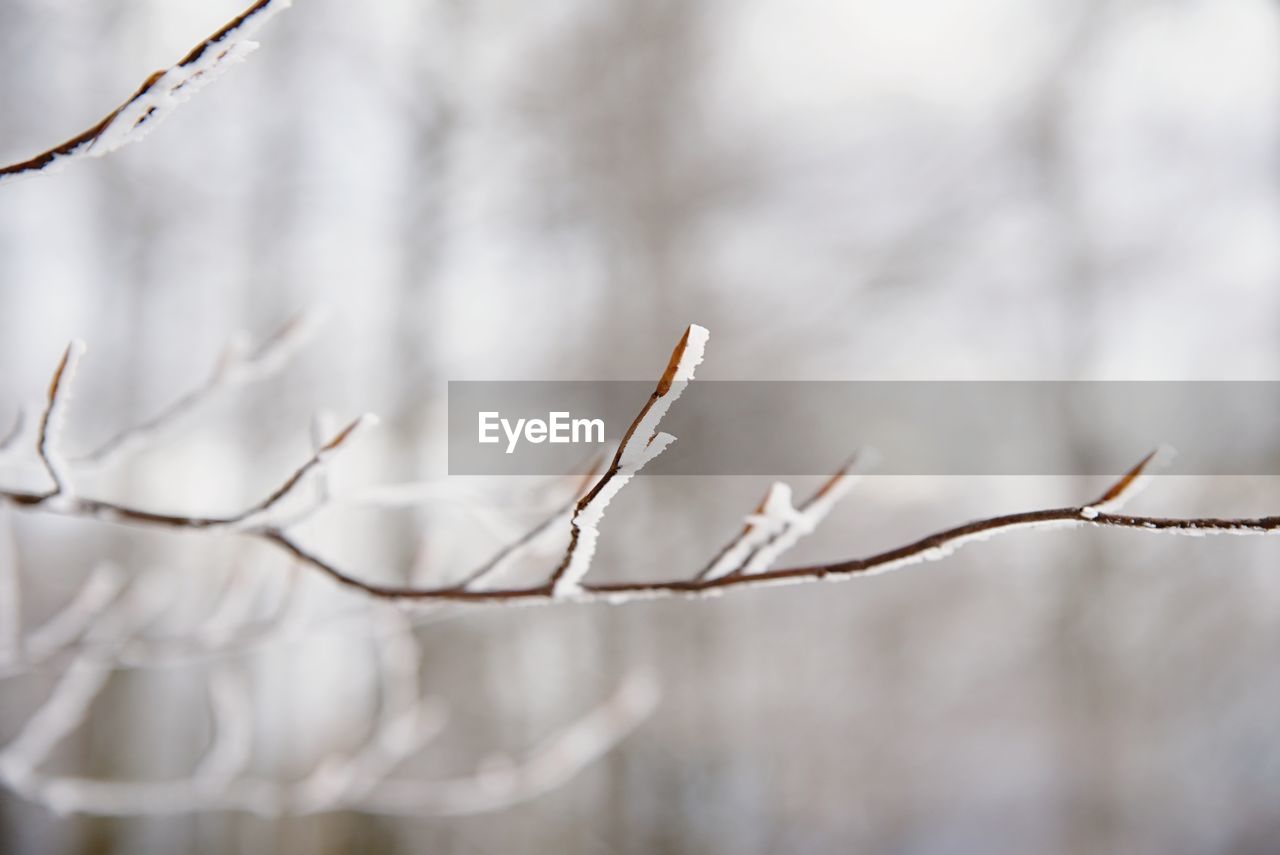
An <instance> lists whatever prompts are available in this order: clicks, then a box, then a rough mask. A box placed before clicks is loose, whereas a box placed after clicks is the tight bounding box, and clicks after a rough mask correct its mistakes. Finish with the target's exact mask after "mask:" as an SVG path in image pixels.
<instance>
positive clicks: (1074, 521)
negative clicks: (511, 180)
mask: <svg viewBox="0 0 1280 855" xmlns="http://www.w3.org/2000/svg"><path fill="white" fill-rule="evenodd" d="M706 341H707V332H706V330H704V329H702V328H701V327H697V326H690V327H689V328H688V330H686V332H685V334H684V335H683V336H682V337H681V339H680V342H679V343H678V344H677V345H676V348H675V350H674V351H673V352H672V355H671V358H670V360H669V362H668V365H667V368H666V370H665V371H664V372H663V375H662V378H661V379H660V381H659V382H658V385H657V388H656V389H655V390H654V392H653V394H652V395H651V396H650V397H649V400H648V401H647V402H646V403H645V404H644V406H643V407H642V408H641V410H640V412H639V414H638V415H637V416H636V418H635V420H634V421H633V422H632V424H631V426H630V427H629V428H628V430H627V431H626V433H625V435H624V436H623V439H622V441H621V442H620V444H619V446H618V450H617V453H615V454H614V456H613V459H612V461H611V463H610V465H609V467H608V468H607V469H606V471H605V472H604V474H603V475H602V476H601V477H600V478H599V480H597V481H595V483H594V484H593V485H592V486H591V488H590V489H588V490H586V491H585V492H584V493H583V494H582V496H581V498H580V499H578V500H577V502H576V504H575V505H574V507H573V510H572V513H571V514H568V520H567V521H568V525H569V535H570V543H569V547H568V549H567V550H566V551H565V554H564V556H563V557H562V558H561V559H560V560H559V561H558V562H557V563H556V565H555V566H554V567H553V568H551V569H550V570H549V571H548V575H547V576H546V578H545V581H543V582H541V583H536V584H531V585H526V586H522V587H497V586H493V585H491V584H487V583H489V582H490V581H491V574H492V571H493V569H494V566H496V565H498V564H501V562H503V561H505V560H507V559H508V558H510V557H511V556H512V555H513V554H514V553H516V552H518V551H519V550H520V549H523V548H525V547H528V546H529V545H530V544H531V543H533V542H535V541H536V540H538V537H539V535H540V534H541V533H542V532H544V531H547V530H548V529H549V527H550V526H551V525H554V523H555V522H556V521H557V520H560V519H563V515H559V514H558V515H553V516H552V517H551V518H550V519H549V520H548V521H547V522H545V523H543V524H541V525H539V526H538V527H537V528H535V530H534V531H532V532H530V533H528V534H526V535H525V536H524V537H522V538H520V539H519V540H517V541H516V542H515V543H513V544H511V545H509V546H508V547H505V548H504V549H502V550H500V551H499V553H498V554H497V555H496V556H495V558H494V559H493V560H492V561H491V562H489V563H486V564H485V565H483V566H482V567H481V568H479V570H478V571H473V572H472V573H471V574H469V575H467V576H465V577H464V578H463V580H462V582H461V583H458V582H455V583H453V584H445V585H441V586H438V587H403V586H393V585H383V584H378V583H375V582H371V581H367V580H366V579H363V578H361V577H360V576H358V575H355V574H353V573H350V572H347V571H346V570H344V569H342V568H340V567H338V566H337V565H336V564H334V563H333V562H331V561H329V560H327V559H325V558H323V557H322V556H320V555H318V554H316V553H314V552H312V551H311V550H310V549H309V548H307V547H306V546H304V545H303V544H302V543H301V542H300V541H299V540H298V539H297V537H296V535H295V534H294V532H293V531H292V529H291V525H292V524H293V522H295V521H296V519H299V518H306V517H308V516H310V515H311V514H313V513H315V512H316V511H317V510H319V508H320V507H327V506H332V504H337V503H333V502H331V503H330V505H326V504H325V501H326V500H325V499H323V498H318V499H317V500H316V502H315V503H313V505H312V506H310V507H309V508H308V509H307V510H306V511H305V512H304V513H303V515H302V516H301V517H297V518H295V519H293V520H291V519H289V518H287V517H285V516H283V515H281V514H277V513H275V511H276V510H277V506H279V505H281V504H282V503H283V500H284V499H285V498H287V497H289V496H292V495H294V494H295V493H296V492H298V490H297V488H298V485H299V484H300V483H301V482H302V481H304V480H305V479H306V477H307V476H308V474H309V473H311V472H313V471H314V470H316V469H318V468H322V466H321V464H322V463H323V461H322V460H321V459H319V458H320V457H321V456H322V455H323V453H324V449H323V448H322V449H321V452H317V456H316V457H313V458H312V459H310V460H308V461H306V462H304V463H303V464H302V465H301V466H300V467H299V468H298V469H297V470H295V472H294V473H293V474H292V475H291V476H290V477H289V478H288V479H286V480H285V481H284V482H283V484H282V485H281V487H279V488H277V490H276V491H274V492H273V493H271V494H270V495H269V496H268V497H267V499H265V500H263V501H262V502H259V503H258V504H256V505H252V506H250V507H249V508H248V509H247V510H245V511H242V512H240V513H237V514H232V515H228V516H207V517H193V516H183V515H178V514H168V513H163V512H159V511H150V510H145V509H142V508H136V507H130V506H126V505H122V504H117V503H113V502H108V501H103V500H99V499H92V498H87V497H84V496H80V495H68V494H66V493H64V492H62V491H60V489H55V490H53V491H50V492H46V493H29V492H22V491H18V490H5V489H0V501H4V502H7V503H8V504H10V505H12V506H14V507H15V508H17V509H18V510H27V511H45V512H49V513H56V514H61V515H64V516H74V517H82V518H89V519H96V520H100V521H103V522H110V523H115V524H121V525H132V526H143V527H160V528H168V529H178V530H193V531H194V530H213V529H222V530H230V531H233V532H235V533H237V534H239V535H241V536H244V537H248V538H252V539H256V540H259V541H261V542H264V543H267V544H269V545H271V546H274V547H276V548H278V549H280V550H282V551H283V552H284V553H286V554H287V555H289V556H291V557H292V558H293V559H295V560H296V561H297V562H298V563H299V564H300V565H301V566H304V567H307V568H310V569H311V570H313V571H317V572H319V573H321V574H324V575H326V576H328V577H329V578H330V579H332V580H333V581H336V582H338V583H340V584H342V585H344V586H347V587H350V588H352V589H355V590H357V591H360V592H363V593H364V594H366V595H369V596H371V597H374V598H377V599H381V600H400V601H407V602H423V603H427V602H452V603H498V604H515V603H548V602H555V601H560V600H573V601H580V602H581V601H606V602H614V603H617V602H627V601H631V600H639V599H651V598H655V597H672V596H685V597H698V596H711V595H716V594H719V593H723V592H725V591H729V590H737V589H740V588H753V587H763V586H771V585H786V584H801V583H809V582H816V581H820V580H828V581H837V580H842V579H850V578H853V577H856V576H868V575H872V574H875V573H882V572H886V571H889V570H894V569H897V568H900V567H906V566H910V565H912V564H918V563H921V562H924V561H934V560H937V559H940V558H943V557H945V556H947V555H949V554H950V553H951V552H953V551H955V550H956V549H958V548H959V547H961V546H964V545H965V544H967V543H971V542H974V541H978V540H986V539H988V538H991V537H994V536H996V535H1000V534H1005V533H1008V532H1014V531H1020V530H1024V529H1033V528H1046V527H1082V526H1089V527H1107V528H1123V529H1131V530H1134V531H1140V532H1168V533H1174V534H1187V535H1194V536H1199V535H1208V534H1248V535H1254V534H1269V533H1273V532H1277V531H1280V516H1264V517H1256V518H1235V519H1219V518H1212V517H1208V518H1178V517H1145V516H1133V515H1128V514H1121V513H1118V510H1119V509H1120V507H1121V505H1122V504H1123V503H1124V502H1125V501H1127V500H1128V499H1130V498H1132V496H1133V495H1134V494H1135V493H1136V492H1137V491H1138V489H1139V488H1140V487H1141V486H1142V484H1143V483H1145V481H1146V476H1147V475H1148V473H1149V471H1150V470H1151V469H1152V468H1153V466H1155V465H1157V464H1159V463H1160V462H1162V459H1163V458H1165V457H1167V454H1164V453H1163V452H1161V453H1152V454H1151V455H1148V456H1147V457H1146V458H1144V459H1143V460H1142V461H1140V462H1139V463H1138V464H1137V465H1136V466H1135V467H1134V468H1133V469H1132V470H1130V471H1129V472H1128V473H1126V474H1125V475H1124V476H1123V477H1122V478H1120V479H1119V480H1118V481H1116V482H1115V483H1114V484H1112V485H1111V486H1110V487H1109V488H1108V489H1107V490H1106V491H1105V492H1104V493H1103V494H1102V495H1101V496H1099V497H1098V498H1097V499H1095V500H1093V501H1091V502H1088V503H1085V504H1083V505H1071V506H1066V507H1060V508H1049V509H1044V510H1034V511H1023V512H1019V513H1012V514H1005V515H1003V516H996V517H990V518H987V519H981V520H976V521H974V522H969V523H965V524H963V525H958V526H955V527H953V528H949V529H946V530H943V531H939V532H936V533H934V534H930V535H928V536H926V537H922V538H920V539H919V540H916V541H914V542H911V543H908V544H905V545H903V546H899V547H896V548H894V549H889V550H886V551H884V552H880V553H877V554H875V555H870V556H867V557H864V558H852V559H847V560H842V561H835V562H831V563H826V564H813V565H808V566H799V567H790V568H781V569H776V568H774V567H773V566H772V565H773V564H774V563H775V562H776V560H777V559H778V558H779V557H780V556H781V555H782V554H783V553H785V552H786V551H787V550H788V549H790V548H791V547H792V546H793V545H794V544H795V543H796V542H797V541H798V540H799V539H800V538H801V537H803V536H804V535H806V534H808V533H810V532H811V531H812V530H813V528H814V527H815V526H816V525H818V523H820V522H821V521H822V520H823V519H824V518H825V517H826V516H827V514H828V513H829V512H830V510H831V508H832V507H833V506H834V504H835V503H836V502H837V501H839V500H840V499H841V498H842V497H843V496H844V495H845V494H846V493H847V491H848V489H849V487H850V486H851V485H852V483H853V478H852V475H853V467H852V465H850V466H847V467H845V468H843V469H841V470H840V471H839V472H837V473H836V474H835V475H834V476H833V477H832V478H831V479H830V480H829V481H828V482H827V483H826V484H825V485H823V487H822V488H821V489H819V490H818V491H817V492H816V493H815V494H814V495H813V496H811V497H810V498H809V499H808V500H806V502H805V503H803V504H802V505H801V506H800V507H798V508H796V507H792V504H791V496H790V488H788V487H785V486H782V485H779V486H775V487H773V488H771V489H770V491H769V493H768V495H767V496H766V498H765V501H764V502H763V503H762V504H761V506H760V508H759V509H758V511H757V513H755V514H752V515H751V516H750V517H749V518H748V520H747V525H746V526H745V527H744V529H743V530H742V531H741V532H740V533H739V534H738V535H737V536H736V538H735V539H734V540H733V541H731V542H730V544H729V545H728V547H726V549H725V550H724V551H722V553H721V554H720V555H719V556H718V557H717V558H715V559H714V560H713V561H712V562H711V563H710V564H708V565H706V566H705V567H704V568H703V569H702V570H701V571H699V572H696V573H694V574H693V575H691V576H677V577H675V578H669V579H665V580H660V581H653V582H608V583H592V582H590V581H588V580H587V578H586V577H587V573H588V571H589V570H590V561H591V557H592V555H593V553H594V550H595V544H596V540H597V539H598V537H599V522H600V519H601V516H602V514H603V512H604V509H605V506H606V505H607V503H608V501H609V499H610V498H612V497H613V496H614V495H615V494H616V493H617V492H618V490H619V489H621V488H622V487H623V486H624V485H625V484H626V483H627V482H628V481H629V480H630V478H631V477H633V476H634V475H635V473H636V472H637V471H639V469H640V468H641V467H643V466H644V465H645V464H646V463H647V462H649V461H650V460H652V459H653V458H654V457H656V456H657V455H658V454H660V453H661V452H662V450H663V449H665V448H666V447H667V445H668V444H669V443H670V442H672V441H673V439H674V438H673V437H671V436H670V435H668V434H663V433H660V432H658V424H659V422H660V421H661V419H662V417H663V416H664V415H665V414H666V412H667V411H668V410H669V409H670V407H671V405H672V404H673V403H675V401H676V400H677V398H678V397H679V396H680V394H681V392H682V391H683V390H684V387H685V386H686V385H687V384H688V381H690V380H692V378H693V372H694V368H695V367H696V366H697V364H698V363H699V362H700V361H701V359H702V356H703V351H704V348H705V344H706ZM60 371H61V369H60ZM56 386H57V381H56V378H55V387H56ZM59 403H60V402H59V396H58V395H57V394H52V395H51V397H50V403H49V408H47V409H46V412H45V413H44V418H43V421H42V423H57V419H56V418H52V417H51V415H52V414H51V413H50V411H49V410H50V409H56V408H57V407H58V406H59ZM356 426H357V425H355V424H353V425H352V426H351V427H349V428H348V429H347V430H346V431H343V433H342V434H341V435H340V436H339V437H336V438H335V439H334V441H333V443H331V444H332V445H333V448H331V449H329V450H330V451H331V452H332V451H337V450H338V448H340V447H342V446H344V445H345V443H346V441H347V439H349V438H350V435H351V434H352V433H354V429H355V427H356ZM42 448H43V444H42ZM43 454H44V452H43V451H42V455H43ZM46 465H47V466H48V461H47V460H46ZM60 465H61V464H58V463H55V464H54V465H53V466H52V467H49V468H50V472H51V474H52V473H61V474H62V475H64V476H65V475H66V472H65V470H62V469H59V466H60ZM55 480H56V479H55ZM63 480H65V478H64V479H63ZM410 492H411V493H415V494H418V493H419V491H418V490H417V489H414V490H411V491H410ZM317 495H319V494H317ZM325 495H327V494H325ZM455 578H456V577H455ZM481 583H486V584H481Z"/></svg>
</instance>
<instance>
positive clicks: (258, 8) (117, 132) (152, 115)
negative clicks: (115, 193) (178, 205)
mask: <svg viewBox="0 0 1280 855" xmlns="http://www.w3.org/2000/svg"><path fill="white" fill-rule="evenodd" d="M291 2H292V0H258V2H256V3H254V4H253V5H252V6H250V7H249V8H248V9H246V10H245V11H244V12H243V13H242V14H240V15H239V16H237V17H236V18H235V19H233V20H232V21H230V22H229V23H228V24H226V25H225V26H224V27H222V29H220V30H218V32H216V33H214V34H213V35H212V36H210V37H209V38H207V39H205V40H204V41H202V42H201V43H200V44H198V45H197V46H196V47H194V48H192V50H191V51H190V52H189V53H188V54H187V55H186V56H185V57H183V58H182V60H181V61H179V62H178V64H177V65H174V66H173V67H172V68H168V69H165V70H163V71H157V72H155V73H153V74H152V75H151V76H150V77H148V78H147V79H146V81H145V82H144V83H143V84H142V86H141V87H139V89H138V91H137V92H135V93H133V95H131V96H130V97H129V99H128V100H127V101H125V102H124V103H123V104H121V105H120V106H119V107H117V108H116V109H115V110H113V111H112V112H111V113H110V114H109V115H108V116H107V117H106V118H104V119H103V120H102V121H100V122H98V124H96V125H94V126H93V127H91V128H89V129H88V130H87V131H84V132H83V133H81V134H78V135H77V136H75V137H72V138H71V139H69V140H67V141H66V142H64V143H62V144H61V145H58V146H55V147H53V148H51V149H49V150H48V151H44V152H41V153H40V154H37V155H36V156H35V157H32V158H29V159H27V160H24V161H21V162H19V163H13V164H10V165H8V166H4V167H0V185H3V184H5V183H6V182H9V181H16V180H18V179H20V178H25V177H28V176H31V175H38V174H40V173H49V172H54V171H56V170H58V169H61V168H62V166H63V165H64V164H66V163H67V162H68V161H71V160H76V159H78V158H82V157H102V156H103V155H105V154H109V153H110V152H113V151H115V150H116V149H118V148H120V147H121V146H124V145H128V144H129V143H131V142H136V141H138V140H140V139H142V138H143V137H144V136H146V135H147V134H148V133H150V132H151V130H152V129H154V128H155V127H156V126H157V125H158V124H160V122H161V121H163V120H164V118H165V117H166V116H168V115H169V114H170V113H171V112H173V111H174V110H175V109H176V108H177V107H178V105H180V104H183V103H185V102H186V101H188V100H189V99H190V98H191V96H193V95H195V94H196V93H197V92H199V91H200V90H201V89H203V88H204V87H205V86H207V85H208V84H209V83H211V82H212V81H214V80H216V79H217V78H218V77H219V76H221V75H222V74H223V73H224V72H225V71H226V70H227V69H228V68H229V67H231V66H232V65H234V64H235V63H237V62H239V61H241V60H242V59H244V58H245V57H246V56H248V55H249V54H250V53H252V52H253V51H254V50H256V49H257V47H258V43H257V42H255V41H251V40H250V38H249V37H250V36H252V35H253V34H254V33H256V32H257V31H258V30H259V29H260V28H261V27H262V25H263V24H265V23H266V22H267V21H268V20H269V19H271V18H272V17H274V16H275V15H276V13H277V12H279V11H280V10H282V9H285V8H287V7H288V6H289V5H290V3H291Z"/></svg>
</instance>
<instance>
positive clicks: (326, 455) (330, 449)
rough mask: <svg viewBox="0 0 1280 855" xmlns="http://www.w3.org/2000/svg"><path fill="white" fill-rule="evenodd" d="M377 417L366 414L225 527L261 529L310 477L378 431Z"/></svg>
mask: <svg viewBox="0 0 1280 855" xmlns="http://www.w3.org/2000/svg"><path fill="white" fill-rule="evenodd" d="M377 424H378V417H377V416H375V415H373V414H372V413H365V414H364V415H362V416H360V417H359V418H357V419H355V421H353V422H351V423H350V424H348V425H347V426H346V427H344V428H343V429H342V430H340V431H338V433H337V434H335V435H334V436H333V437H332V438H331V439H329V441H328V442H326V443H325V444H324V445H322V446H320V448H319V449H318V450H317V451H316V452H315V453H314V454H312V455H311V456H310V457H309V458H307V461H306V462H305V463H303V464H302V465H301V466H299V467H298V468H297V469H296V470H294V472H293V474H292V475H290V476H289V477H288V478H287V479H286V480H285V482H284V483H283V484H281V485H280V486H279V487H277V488H276V489H275V490H273V491H272V492H271V494H270V495H268V496H267V497H266V498H265V499H263V500H262V501H260V502H258V504H256V505H254V506H253V507H251V508H249V509H247V510H245V511H242V512H241V513H239V514H235V515H234V516H231V517H228V518H227V519H226V520H225V521H224V522H225V524H226V525H232V526H240V527H246V528H252V527H255V526H256V527H262V525H263V522H264V518H265V517H267V515H268V514H270V512H271V511H272V510H274V509H275V508H276V507H277V506H279V505H280V504H281V503H282V502H284V501H285V500H286V499H288V498H289V496H291V495H292V494H293V493H294V492H295V491H296V490H297V489H298V485H300V484H302V483H303V481H305V480H306V479H307V478H308V477H309V476H310V477H315V476H319V475H322V474H323V473H324V471H325V469H327V468H328V467H329V466H330V465H331V464H332V463H333V461H334V459H335V458H336V457H337V456H338V454H339V453H340V452H341V451H342V450H343V449H345V448H347V447H349V445H350V442H351V440H352V439H354V438H355V437H356V436H357V435H359V434H360V433H362V432H364V431H366V430H368V429H370V428H373V427H376V426H377ZM319 507H320V505H319V504H313V505H312V506H311V507H310V508H309V509H307V510H306V511H304V512H302V513H300V514H298V515H296V516H295V517H294V518H293V519H292V520H291V521H290V522H291V523H296V522H299V521H301V520H302V519H305V518H306V517H308V516H310V515H311V514H313V513H315V511H316V510H318V509H319Z"/></svg>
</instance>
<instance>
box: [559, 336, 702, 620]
mask: <svg viewBox="0 0 1280 855" xmlns="http://www.w3.org/2000/svg"><path fill="white" fill-rule="evenodd" d="M710 337H711V333H710V332H708V331H707V329H706V328H705V327H700V326H698V325H697V324H690V325H689V327H688V329H686V330H685V331H684V336H683V337H681V339H680V342H679V344H677V345H676V348H675V350H674V351H672V353H671V359H670V361H669V362H668V363H667V370H666V371H664V372H663V374H662V377H661V379H659V380H658V387H657V388H656V389H654V390H653V394H652V395H650V396H649V401H648V403H647V404H645V406H644V408H643V409H642V410H641V411H640V414H639V415H638V416H636V419H635V421H633V422H632V423H631V427H630V428H628V429H627V432H626V434H625V435H624V436H623V437H622V442H621V443H619V445H618V450H617V452H616V453H615V454H614V456H613V462H612V463H611V464H610V465H609V470H608V471H607V472H605V474H604V476H603V477H602V478H601V479H600V480H599V481H598V482H597V483H596V485H595V486H594V487H592V488H591V491H590V492H588V493H587V495H585V496H584V497H583V498H582V499H581V500H580V501H579V502H578V506H577V509H576V510H575V511H574V513H573V518H572V520H571V521H570V526H571V531H570V540H569V549H568V551H567V552H566V553H565V557H564V560H563V561H562V562H561V564H560V566H559V567H558V568H557V569H556V571H555V573H554V574H553V575H552V579H551V582H552V595H553V596H556V597H567V596H572V595H574V594H576V593H578V592H579V590H580V584H581V582H582V580H583V578H584V577H585V576H586V575H587V571H588V570H589V569H590V568H591V559H592V557H593V556H594V555H595V551H596V541H597V540H599V537H600V528H599V526H600V520H601V518H602V517H603V516H604V510H605V508H606V507H607V506H608V504H609V502H610V501H612V499H613V497H614V496H616V495H617V494H618V491H620V490H621V489H622V488H623V487H625V486H626V485H627V482H628V481H630V480H631V479H632V478H633V477H634V476H635V474H636V473H637V472H639V471H640V469H641V468H643V467H644V465H645V464H646V463H648V462H649V461H651V460H653V459H654V458H656V457H657V456H658V455H659V454H661V453H662V452H663V451H666V449H667V446H669V445H671V443H673V442H675V439H676V438H675V437H674V436H672V435H671V434H668V433H659V432H658V424H659V423H660V422H661V421H662V418H663V416H665V415H666V414H667V411H668V410H670V409H671V405H672V404H674V403H675V402H676V401H677V400H679V398H680V396H681V395H682V394H683V393H684V389H685V386H687V385H688V382H689V381H690V380H692V379H693V372H694V369H696V368H697V367H698V365H699V363H701V362H702V357H703V354H704V353H705V352H706V349H707V339H708V338H710Z"/></svg>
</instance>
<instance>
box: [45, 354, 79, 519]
mask: <svg viewBox="0 0 1280 855" xmlns="http://www.w3.org/2000/svg"><path fill="white" fill-rule="evenodd" d="M82 356H84V342H82V341H73V342H71V344H69V345H67V349H66V350H65V351H64V352H63V354H62V359H61V360H60V361H59V362H58V367H57V369H56V370H55V371H54V372H53V380H52V381H51V382H50V383H49V400H48V403H47V404H46V405H45V408H44V414H43V415H42V416H41V417H40V437H39V439H38V440H37V443H36V449H37V451H38V452H39V454H40V461H41V462H42V463H43V464H44V468H45V471H46V472H47V473H49V479H50V480H51V481H53V492H52V493H50V497H54V496H58V497H62V496H65V497H69V496H70V495H71V492H72V490H71V472H70V468H69V467H68V466H67V462H66V460H64V459H63V457H62V452H61V450H60V449H59V448H58V440H59V439H60V434H61V432H62V428H63V425H64V423H65V422H66V409H67V399H68V398H70V397H71V383H72V380H73V379H74V378H75V373H76V367H77V366H78V365H79V364H80V358H81V357H82Z"/></svg>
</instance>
